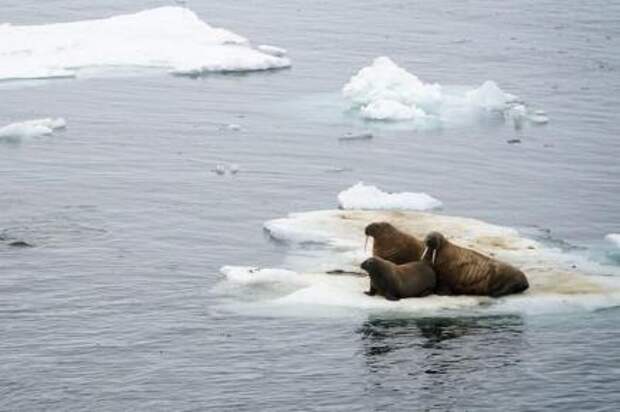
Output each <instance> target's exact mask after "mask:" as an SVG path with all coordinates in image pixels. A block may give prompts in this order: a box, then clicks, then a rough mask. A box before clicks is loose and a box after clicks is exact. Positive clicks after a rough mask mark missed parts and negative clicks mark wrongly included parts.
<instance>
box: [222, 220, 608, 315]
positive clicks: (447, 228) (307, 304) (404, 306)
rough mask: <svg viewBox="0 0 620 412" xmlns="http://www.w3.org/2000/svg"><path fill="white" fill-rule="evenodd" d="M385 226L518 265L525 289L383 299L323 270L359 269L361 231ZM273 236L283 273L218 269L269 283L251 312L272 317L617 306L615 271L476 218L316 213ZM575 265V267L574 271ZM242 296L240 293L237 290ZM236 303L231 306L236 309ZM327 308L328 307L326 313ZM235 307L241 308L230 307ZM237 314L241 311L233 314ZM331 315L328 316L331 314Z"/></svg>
mask: <svg viewBox="0 0 620 412" xmlns="http://www.w3.org/2000/svg"><path fill="white" fill-rule="evenodd" d="M373 221H389V222H392V223H393V224H394V225H396V226H397V227H399V228H401V229H402V230H405V231H407V232H408V233H411V234H413V235H415V236H417V237H420V238H421V237H423V236H424V235H425V234H426V233H428V232H429V231H431V230H438V231H441V232H443V233H444V234H446V235H447V237H448V238H449V239H450V240H451V241H453V242H455V243H457V244H459V245H462V246H465V247H469V248H473V249H476V250H479V251H481V252H483V253H485V254H487V255H490V256H494V257H496V258H498V259H501V260H503V261H506V262H509V263H511V264H514V265H516V266H518V267H520V268H521V269H522V270H523V271H524V272H525V273H526V274H527V276H528V279H529V281H530V289H529V290H528V291H527V292H526V293H524V294H521V295H513V296H508V297H504V298H501V299H491V298H489V297H476V296H435V295H432V296H429V297H425V298H418V299H402V300H400V301H398V302H390V301H387V300H385V299H384V298H382V297H370V296H366V295H365V294H364V293H363V292H364V291H365V290H368V278H367V277H366V276H364V275H363V274H362V273H360V274H355V273H349V274H347V273H341V274H328V273H325V272H326V271H327V270H329V269H335V268H339V269H343V270H344V271H351V272H360V269H359V264H360V263H361V262H362V261H363V260H364V259H365V258H366V257H367V256H368V255H369V253H371V252H370V250H371V248H370V247H369V248H368V251H365V250H364V248H363V245H364V240H365V237H364V227H365V226H366V225H367V224H368V223H370V222H373ZM264 227H265V230H266V231H267V233H268V234H269V235H270V236H271V237H272V238H274V239H276V240H278V241H281V242H286V243H287V244H288V245H289V253H288V255H287V259H286V261H285V262H284V266H286V267H287V268H289V269H287V270H285V271H283V270H282V269H268V268H265V269H252V268H247V267H225V268H223V269H222V274H223V275H224V276H225V279H224V281H223V282H224V283H225V284H228V285H229V286H230V287H233V288H234V285H237V287H239V288H242V289H247V288H248V287H251V285H252V284H261V285H262V286H263V287H264V286H265V285H269V284H270V285H272V288H271V289H270V291H266V292H265V291H263V292H265V293H263V294H262V295H261V298H260V299H258V300H256V301H253V302H251V305H252V310H250V312H253V311H256V310H258V309H257V308H259V309H260V311H261V313H263V314H264V313H268V314H271V315H274V316H277V315H296V314H299V315H303V316H308V315H312V314H319V313H320V314H321V316H323V315H329V314H334V313H337V314H338V316H340V315H341V314H342V313H343V312H342V311H343V310H344V313H359V312H363V313H368V312H377V311H379V312H398V313H401V314H406V315H410V316H428V315H454V314H455V313H458V314H470V315H477V314H480V315H488V314H496V313H524V314H540V313H556V312H567V311H582V310H595V309H599V308H604V307H611V306H617V305H620V270H619V268H618V267H613V266H605V265H601V264H598V263H593V262H588V261H587V260H586V259H585V258H579V257H575V256H573V255H569V254H567V253H565V252H562V251H560V250H558V249H554V248H549V247H547V246H545V245H544V244H541V243H539V242H537V241H535V240H532V239H528V238H524V237H521V236H520V235H519V233H518V231H516V230H514V229H511V228H506V227H502V226H497V225H492V224H489V223H485V222H482V221H479V220H476V219H469V218H462V217H455V216H444V215H437V214H432V213H424V212H411V211H407V212H405V211H359V210H355V211H348V210H323V211H313V212H306V213H295V214H291V215H289V216H288V217H286V218H283V219H276V220H272V221H268V222H266V223H265V226H264ZM575 261H578V263H579V266H578V268H574V267H573V266H574V263H575ZM244 295H245V293H244ZM238 305H239V303H238V302H237V303H235V304H233V307H238ZM327 308H332V309H327ZM237 309H240V308H237ZM240 310H242V309H240ZM332 310H334V311H335V312H334V311H332Z"/></svg>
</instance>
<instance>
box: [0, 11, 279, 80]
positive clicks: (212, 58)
mask: <svg viewBox="0 0 620 412" xmlns="http://www.w3.org/2000/svg"><path fill="white" fill-rule="evenodd" d="M0 39H2V42H0V79H5V80H6V79H33V78H51V77H72V76H76V75H77V74H78V73H79V72H80V70H83V69H95V70H96V69H116V68H126V69H129V68H131V69H135V68H142V69H146V68H157V69H165V70H169V71H171V72H173V73H178V74H200V73H203V72H211V71H249V70H267V69H276V68H282V67H287V66H290V60H289V59H288V58H286V57H284V56H283V55H276V53H274V52H273V51H272V53H265V52H261V51H259V50H257V49H255V48H253V47H252V46H251V45H250V43H249V41H248V40H247V39H245V38H244V37H241V36H239V35H237V34H235V33H233V32H231V31H228V30H225V29H220V28H214V27H211V26H209V25H208V24H207V23H206V22H204V21H202V20H201V19H200V18H199V17H198V16H197V15H196V14H195V13H194V12H192V11H191V10H189V9H187V8H183V7H161V8H156V9H151V10H145V11H142V12H139V13H135V14H128V15H120V16H114V17H110V18H105V19H98V20H86V21H78V22H71V23H58V24H44V25H36V26H13V25H11V24H3V25H0Z"/></svg>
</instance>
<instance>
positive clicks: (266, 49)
mask: <svg viewBox="0 0 620 412" xmlns="http://www.w3.org/2000/svg"><path fill="white" fill-rule="evenodd" d="M257 49H258V50H260V51H262V52H263V53H265V54H269V55H271V56H276V57H284V56H286V54H287V51H286V49H283V48H281V47H276V46H270V45H268V44H261V45H260V46H258V47H257Z"/></svg>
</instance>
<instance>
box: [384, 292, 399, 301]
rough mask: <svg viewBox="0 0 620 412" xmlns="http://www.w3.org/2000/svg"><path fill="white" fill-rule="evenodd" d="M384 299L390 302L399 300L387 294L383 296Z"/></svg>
mask: <svg viewBox="0 0 620 412" xmlns="http://www.w3.org/2000/svg"><path fill="white" fill-rule="evenodd" d="M385 298H386V299H387V300H391V301H395V300H400V298H399V297H396V296H394V295H390V294H389V293H386V294H385Z"/></svg>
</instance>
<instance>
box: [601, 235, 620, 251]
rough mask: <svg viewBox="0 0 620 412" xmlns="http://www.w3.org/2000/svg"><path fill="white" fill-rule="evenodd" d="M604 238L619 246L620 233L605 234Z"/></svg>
mask: <svg viewBox="0 0 620 412" xmlns="http://www.w3.org/2000/svg"><path fill="white" fill-rule="evenodd" d="M605 239H607V240H608V241H609V242H611V243H613V244H614V245H616V246H617V247H619V248H620V234H619V233H610V234H608V235H607V236H605Z"/></svg>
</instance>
